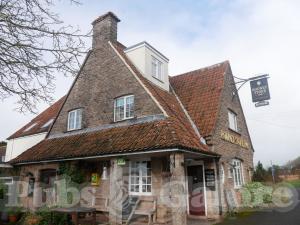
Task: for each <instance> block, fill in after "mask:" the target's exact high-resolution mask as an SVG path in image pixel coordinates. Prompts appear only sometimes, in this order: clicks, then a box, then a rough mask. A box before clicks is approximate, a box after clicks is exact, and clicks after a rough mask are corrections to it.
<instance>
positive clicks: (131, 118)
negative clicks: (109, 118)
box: [113, 116, 136, 123]
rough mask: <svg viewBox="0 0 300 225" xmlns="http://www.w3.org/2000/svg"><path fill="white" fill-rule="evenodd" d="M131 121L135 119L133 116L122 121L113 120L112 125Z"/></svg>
mask: <svg viewBox="0 0 300 225" xmlns="http://www.w3.org/2000/svg"><path fill="white" fill-rule="evenodd" d="M133 119H136V117H135V116H133V117H129V118H126V119H123V120H116V121H115V120H114V121H113V123H121V122H124V121H128V120H133Z"/></svg>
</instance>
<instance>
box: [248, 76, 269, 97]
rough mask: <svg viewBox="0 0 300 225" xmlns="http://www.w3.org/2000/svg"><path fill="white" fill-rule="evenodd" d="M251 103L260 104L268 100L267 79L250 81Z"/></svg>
mask: <svg viewBox="0 0 300 225" xmlns="http://www.w3.org/2000/svg"><path fill="white" fill-rule="evenodd" d="M250 87H251V93H252V101H253V102H261V101H265V100H269V99H270V92H269V86H268V79H267V78H261V79H258V80H252V81H250Z"/></svg>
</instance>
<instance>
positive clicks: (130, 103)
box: [115, 95, 134, 121]
mask: <svg viewBox="0 0 300 225" xmlns="http://www.w3.org/2000/svg"><path fill="white" fill-rule="evenodd" d="M133 116H134V96H133V95H128V96H123V97H120V98H117V99H116V100H115V121H120V120H126V119H130V118H133Z"/></svg>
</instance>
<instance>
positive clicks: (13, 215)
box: [8, 207, 22, 223]
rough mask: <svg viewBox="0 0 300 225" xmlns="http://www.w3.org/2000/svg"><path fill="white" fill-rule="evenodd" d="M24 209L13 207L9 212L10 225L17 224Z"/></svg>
mask: <svg viewBox="0 0 300 225" xmlns="http://www.w3.org/2000/svg"><path fill="white" fill-rule="evenodd" d="M21 211H22V209H21V208H19V207H12V208H10V209H9V210H8V221H9V222H10V223H15V222H17V221H18V219H19V217H20V215H21Z"/></svg>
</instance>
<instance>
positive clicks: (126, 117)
mask: <svg viewBox="0 0 300 225" xmlns="http://www.w3.org/2000/svg"><path fill="white" fill-rule="evenodd" d="M129 98H133V113H132V115H130V116H126V113H127V107H126V105H127V101H128V99H129ZM119 99H124V106H123V108H124V112H123V113H124V114H123V118H120V119H118V120H117V114H116V113H117V112H116V109H117V100H119ZM132 118H134V95H125V96H122V97H118V98H116V99H115V101H114V121H115V122H118V121H122V120H128V119H132Z"/></svg>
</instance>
